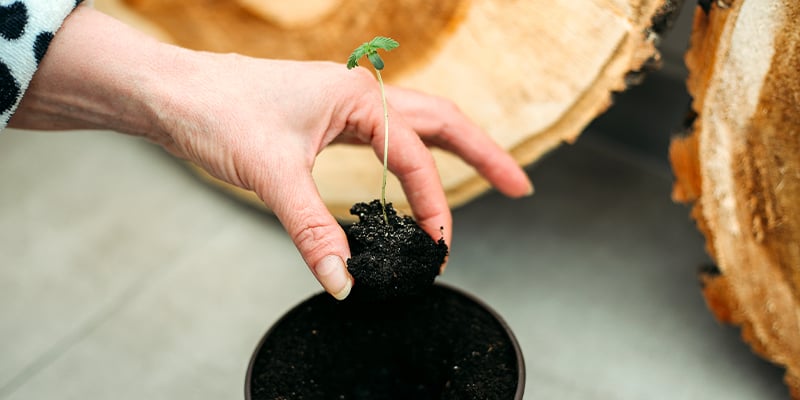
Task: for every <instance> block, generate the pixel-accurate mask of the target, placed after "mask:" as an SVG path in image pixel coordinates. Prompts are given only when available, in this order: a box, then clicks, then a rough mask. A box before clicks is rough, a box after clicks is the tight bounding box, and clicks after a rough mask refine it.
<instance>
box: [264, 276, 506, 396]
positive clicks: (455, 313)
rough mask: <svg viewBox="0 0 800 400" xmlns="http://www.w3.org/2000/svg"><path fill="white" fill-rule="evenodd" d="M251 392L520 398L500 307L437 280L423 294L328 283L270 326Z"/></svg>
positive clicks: (268, 394) (280, 394) (294, 394)
mask: <svg viewBox="0 0 800 400" xmlns="http://www.w3.org/2000/svg"><path fill="white" fill-rule="evenodd" d="M267 338H268V339H267V340H265V341H264V342H263V343H262V345H261V347H260V348H259V350H258V351H257V353H256V358H255V359H254V361H253V363H252V365H251V368H252V370H251V372H250V377H249V379H250V381H249V384H250V389H249V393H250V396H251V397H250V399H252V400H267V399H269V400H275V399H342V400H349V399H369V400H383V399H403V400H406V399H419V400H425V399H458V400H465V399H467V400H469V399H483V400H486V399H488V400H492V399H502V400H508V399H513V398H514V395H515V391H516V386H517V380H518V372H519V371H518V369H517V359H516V355H515V350H514V347H513V344H512V343H513V342H511V341H510V337H509V336H508V334H507V333H506V332H505V330H504V329H503V326H502V325H501V324H500V322H498V321H497V320H496V319H495V318H494V317H493V316H492V314H491V313H490V312H489V311H487V310H486V309H484V308H482V307H480V306H479V305H478V304H477V303H476V302H474V301H473V300H471V299H470V298H468V297H466V296H463V295H461V294H459V293H458V292H456V291H454V290H451V289H448V288H446V287H443V286H441V285H434V286H431V287H429V288H428V289H427V290H424V291H423V293H421V294H420V295H418V296H411V297H407V298H403V299H394V300H388V301H384V302H372V303H370V302H338V301H336V300H334V299H333V298H332V297H331V296H330V295H327V294H324V293H321V294H318V295H316V296H314V297H312V298H310V299H309V300H307V301H305V302H304V303H302V304H300V305H299V306H297V307H296V308H294V309H293V310H291V311H290V312H289V313H287V314H286V316H285V317H284V318H282V319H281V320H280V321H279V322H278V323H277V324H276V325H274V326H273V327H272V329H271V330H270V332H268V334H267Z"/></svg>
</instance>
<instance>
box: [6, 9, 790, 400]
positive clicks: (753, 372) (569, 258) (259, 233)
mask: <svg viewBox="0 0 800 400" xmlns="http://www.w3.org/2000/svg"><path fill="white" fill-rule="evenodd" d="M691 6H692V5H691V4H687V6H686V7H685V8H686V10H684V12H683V14H682V17H681V20H680V21H679V24H678V26H677V27H676V28H675V29H674V31H673V32H672V34H670V35H669V37H668V40H667V42H666V43H665V44H664V46H663V47H662V49H663V51H664V54H665V59H666V61H667V62H666V65H665V67H664V68H663V69H662V70H661V71H659V72H657V73H654V74H651V75H649V76H648V78H647V79H646V80H645V82H644V83H643V84H642V85H641V86H638V87H636V88H633V89H631V90H630V91H628V92H626V93H624V94H622V95H618V96H617V97H616V105H615V106H614V107H613V108H612V109H611V110H610V111H609V112H608V113H607V114H606V115H604V116H602V117H601V118H599V119H598V120H597V121H596V122H595V123H593V124H592V126H591V127H590V128H589V129H587V132H586V133H585V134H584V135H583V136H582V137H581V138H580V139H579V140H578V142H577V143H576V144H575V145H571V146H564V147H562V148H560V149H558V150H557V151H555V152H553V153H551V154H550V155H548V156H546V157H545V158H543V159H542V160H541V161H539V162H538V163H536V164H535V165H532V166H530V167H529V168H528V171H529V173H530V175H531V177H532V179H533V181H534V183H535V185H536V188H537V194H536V195H535V196H533V197H531V198H527V199H524V200H509V199H506V198H503V197H501V196H499V195H498V194H496V193H494V192H490V193H487V194H486V195H484V196H482V197H480V198H478V199H476V200H475V201H473V202H471V203H469V204H468V205H466V206H463V207H461V208H459V209H457V210H455V211H454V218H455V228H454V229H455V232H454V236H455V243H454V248H453V252H452V257H451V261H450V264H449V269H448V271H447V273H446V274H445V275H444V276H443V277H441V278H440V279H441V280H442V281H445V282H448V283H451V284H453V285H456V286H458V287H461V288H464V289H467V290H469V291H471V292H473V293H475V294H476V295H477V296H478V297H480V298H482V299H483V300H485V301H486V302H487V303H488V304H490V305H491V306H492V307H493V308H494V309H496V310H497V311H498V312H499V313H500V314H502V315H503V316H504V318H505V319H506V321H507V322H508V323H509V325H510V326H511V327H512V328H513V329H514V331H515V332H516V335H517V337H518V339H519V341H520V343H521V346H522V348H523V350H524V353H525V357H526V363H527V376H528V378H527V390H526V398H527V399H622V400H628V399H629V400H633V399H665V400H666V399H669V400H675V399H743V400H744V399H753V400H756V399H758V400H769V399H786V398H788V394H787V391H786V389H785V388H784V386H783V384H782V382H781V375H782V371H781V370H780V369H779V368H777V367H775V366H772V365H770V364H768V363H767V362H765V361H763V360H761V359H759V358H758V357H756V356H755V355H753V354H752V352H751V351H750V349H749V348H748V347H747V346H746V345H744V344H743V343H742V342H741V341H740V339H739V332H738V330H737V329H735V328H732V327H727V326H722V325H720V324H719V323H717V322H716V321H715V320H714V319H713V317H712V316H711V314H710V313H709V312H708V311H707V309H706V306H705V303H704V301H703V298H702V296H701V294H700V290H699V285H698V282H697V279H696V271H697V269H698V268H699V267H701V266H703V265H706V264H708V263H709V262H710V260H709V259H708V257H707V255H706V254H705V252H704V248H703V246H704V244H703V239H702V237H701V236H700V235H699V234H698V233H697V230H696V229H695V227H694V225H693V223H692V221H691V220H690V219H689V216H688V213H689V210H688V208H687V207H685V206H682V205H676V204H674V203H672V202H671V200H670V190H671V184H672V176H671V174H670V171H669V167H668V163H667V158H666V151H667V143H668V140H669V137H670V135H671V134H672V133H674V132H676V131H678V130H680V127H681V121H682V119H683V116H684V114H685V112H686V110H687V106H688V101H689V100H688V96H687V95H686V93H685V89H684V87H683V79H684V78H685V69H684V68H683V67H682V63H681V54H682V53H683V51H684V49H685V46H686V38H687V35H688V27H689V21H690V19H691V15H689V14H690V13H691V11H692V9H691ZM0 188H1V189H0V249H2V251H0V400H7V399H8V400H11V399H14V400H17V399H19V400H22V399H25V400H31V399H53V398H58V399H104V398H114V399H195V400H202V399H241V398H243V397H242V392H243V389H242V388H243V382H244V376H245V370H246V367H247V362H248V359H249V357H250V353H251V352H252V350H253V348H254V346H255V345H256V343H257V341H258V340H259V338H260V336H261V335H262V334H263V333H264V332H265V330H266V329H267V328H268V327H269V326H270V324H272V323H273V322H274V321H275V320H276V319H277V318H278V317H279V316H280V315H281V314H282V313H283V312H285V311H286V310H288V309H289V308H291V307H292V306H293V305H295V304H296V303H298V302H300V301H301V300H303V299H304V298H306V297H308V296H310V295H312V294H314V293H316V292H317V291H318V290H319V288H318V286H317V283H316V282H315V281H314V280H313V278H312V276H311V274H310V273H309V272H308V271H307V270H306V267H305V266H304V265H303V263H302V261H301V259H300V257H299V255H298V254H297V252H296V250H295V249H294V247H293V245H292V243H291V242H290V241H289V239H288V237H287V236H286V235H285V233H284V231H283V229H282V228H281V226H280V225H279V224H278V223H277V221H276V220H275V219H274V218H273V217H272V216H271V215H269V214H267V213H263V212H260V211H258V210H255V209H253V208H251V207H249V206H245V205H242V204H240V203H238V202H236V201H234V200H232V199H230V198H229V197H228V196H226V195H224V194H222V193H219V192H217V191H216V190H214V189H211V188H209V187H208V186H206V185H205V184H204V183H202V182H200V181H199V180H197V179H196V178H195V177H194V176H193V175H192V174H190V173H189V172H188V171H187V170H186V169H185V168H183V167H182V166H181V165H180V164H179V163H178V162H176V161H175V160H173V159H171V158H170V157H168V156H166V155H165V154H164V153H163V152H162V151H160V150H159V149H157V148H155V147H153V146H152V145H149V144H147V143H144V142H143V141H140V140H136V139H133V138H129V137H125V136H122V135H116V134H113V133H110V132H75V133H67V134H50V133H36V132H19V131H8V132H6V133H4V134H2V135H0Z"/></svg>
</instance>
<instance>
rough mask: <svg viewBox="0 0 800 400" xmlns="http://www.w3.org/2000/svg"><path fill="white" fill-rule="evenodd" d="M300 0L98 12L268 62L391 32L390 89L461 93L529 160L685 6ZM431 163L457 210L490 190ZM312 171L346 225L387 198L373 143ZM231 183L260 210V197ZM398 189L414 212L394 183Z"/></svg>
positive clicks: (599, 96)
mask: <svg viewBox="0 0 800 400" xmlns="http://www.w3.org/2000/svg"><path fill="white" fill-rule="evenodd" d="M302 3H303V2H283V1H280V0H261V1H258V0H236V1H230V0H207V1H202V2H200V1H196V0H97V1H96V5H97V7H98V8H100V9H110V10H112V11H113V10H114V9H113V8H112V7H117V8H116V11H119V10H121V9H124V11H125V13H126V14H125V15H124V17H125V20H127V21H128V22H130V23H131V24H133V25H139V26H144V27H145V28H146V29H147V30H150V31H153V30H155V31H159V32H162V33H163V34H164V35H166V36H167V37H169V38H170V39H171V41H173V42H174V43H176V44H179V45H182V46H184V47H188V48H194V49H203V50H210V51H219V52H238V53H242V54H247V55H252V56H257V57H271V58H291V59H302V60H307V59H316V60H334V61H338V62H342V63H344V62H345V61H346V59H347V57H348V56H349V54H350V52H351V51H352V49H354V48H355V47H356V46H358V45H359V44H361V43H362V42H365V41H367V40H369V39H371V38H372V37H373V36H375V35H385V36H390V37H393V38H395V39H397V40H399V41H400V43H401V46H402V47H401V48H400V49H398V50H396V51H394V52H392V53H389V54H387V55H386V57H385V59H386V60H387V68H386V69H385V70H384V71H385V75H384V76H385V78H386V79H387V81H389V82H390V83H392V84H395V85H399V86H404V87H409V88H414V89H418V90H421V91H424V92H427V93H432V94H437V95H441V96H444V97H447V98H449V99H452V100H453V101H455V102H456V104H458V106H459V107H460V108H461V110H462V111H464V112H465V113H466V114H467V115H468V116H469V117H471V118H472V119H473V120H474V121H476V122H477V123H478V124H479V125H480V126H482V127H483V128H484V129H485V130H486V131H487V132H488V133H489V134H490V135H491V136H492V137H493V138H494V139H495V140H496V141H497V142H498V143H499V144H500V145H501V146H502V147H504V148H505V149H507V150H508V151H510V152H511V154H513V156H514V157H515V159H516V160H517V161H518V162H519V163H520V164H521V165H526V164H529V163H531V162H533V161H535V160H536V159H538V158H539V157H541V156H542V155H543V154H544V153H545V152H547V151H549V150H551V149H552V148H554V147H555V146H557V145H559V144H561V143H562V142H565V141H566V142H572V141H574V140H575V139H576V138H577V136H578V135H579V133H580V132H581V131H582V130H583V128H584V127H585V126H586V125H587V124H588V123H589V122H591V120H592V119H594V118H595V117H596V116H597V115H598V114H600V113H601V112H603V111H604V110H605V109H606V108H607V107H608V106H609V105H610V103H611V93H612V92H615V91H621V90H624V89H625V88H626V77H628V76H630V75H629V72H631V71H637V70H639V69H640V68H641V67H642V65H644V64H645V63H646V62H648V61H651V62H652V61H653V60H658V57H659V56H658V53H657V51H656V49H655V47H654V41H655V40H656V39H657V37H658V32H655V31H654V30H653V29H652V27H653V24H654V21H659V22H663V20H664V15H665V14H668V13H669V12H674V11H675V10H676V9H677V8H678V7H677V6H676V4H679V3H680V1H676V0H581V1H575V0H558V1H553V0H536V1H513V2H509V1H499V0H472V1H468V0H440V1H435V2H432V1H422V0H396V1H391V2H389V1H384V2H377V1H373V0H314V1H311V2H309V3H308V4H302ZM301 6H302V7H305V6H308V7H310V8H309V9H308V10H306V11H304V10H305V9H303V8H300V7H301ZM658 25H660V26H661V25H665V24H662V23H659V24H658ZM154 27H156V28H154ZM648 64H649V63H648ZM434 156H435V158H436V161H437V164H438V166H439V167H440V170H441V178H442V182H443V185H444V188H445V191H446V194H447V199H448V201H449V204H450V205H451V206H457V205H460V204H462V203H464V202H466V201H468V200H470V199H472V198H474V197H476V196H478V195H479V194H481V193H483V192H484V191H485V190H487V189H488V187H489V186H488V185H487V183H486V182H485V181H484V180H483V179H482V178H480V177H479V176H478V175H477V173H476V172H475V171H474V170H473V169H472V168H471V167H469V166H468V165H466V164H465V163H463V162H462V161H461V160H460V159H458V158H456V157H454V156H452V155H450V154H447V153H445V152H442V151H435V152H434ZM314 176H315V179H316V182H317V185H318V187H319V191H320V193H321V195H322V197H323V199H324V200H325V202H326V204H327V205H328V207H329V208H330V209H331V211H332V212H333V213H334V215H336V216H337V217H339V218H342V219H350V218H351V216H350V215H349V213H348V210H349V208H350V206H351V205H352V204H353V203H356V202H361V201H368V200H369V199H373V198H376V197H377V196H378V195H379V193H380V182H381V167H380V162H379V160H378V159H377V158H376V157H375V155H374V154H373V153H372V150H371V149H368V148H364V147H356V146H347V145H336V146H332V147H330V148H328V149H326V150H325V151H323V152H322V154H321V155H320V157H319V158H318V160H317V163H316V167H315V170H314ZM209 179H211V180H213V178H209ZM225 187H226V190H228V191H230V192H233V193H235V194H237V195H238V196H242V197H243V198H245V199H248V200H250V201H253V202H255V203H258V204H261V202H260V200H258V199H257V198H256V197H255V196H254V195H253V194H252V193H250V192H245V191H242V190H239V189H236V188H233V187H230V186H227V185H225ZM387 193H388V194H387V196H388V200H389V201H392V202H393V203H394V204H395V206H396V207H397V208H398V209H400V210H402V211H403V212H408V206H407V202H406V199H405V198H404V197H403V193H402V190H401V189H400V186H399V184H398V182H397V181H396V180H395V179H394V178H392V179H391V180H390V182H389V187H388V189H387Z"/></svg>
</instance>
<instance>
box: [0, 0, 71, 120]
mask: <svg viewBox="0 0 800 400" xmlns="http://www.w3.org/2000/svg"><path fill="white" fill-rule="evenodd" d="M82 1H83V0H0V129H5V127H6V125H7V124H8V120H9V119H10V118H11V116H12V115H13V114H14V111H16V109H17V106H18V105H19V101H20V99H22V95H23V94H24V93H25V90H26V89H27V88H28V84H29V83H30V81H31V79H32V78H33V74H34V73H35V72H36V68H37V67H38V66H39V62H40V61H42V57H44V54H45V52H46V51H47V47H48V46H49V45H50V41H51V40H52V39H53V36H54V35H55V32H56V31H57V30H58V28H59V27H61V24H62V23H63V22H64V19H65V18H67V16H68V15H69V13H70V12H72V10H73V9H74V8H75V7H77V6H78V4H80V3H81V2H82Z"/></svg>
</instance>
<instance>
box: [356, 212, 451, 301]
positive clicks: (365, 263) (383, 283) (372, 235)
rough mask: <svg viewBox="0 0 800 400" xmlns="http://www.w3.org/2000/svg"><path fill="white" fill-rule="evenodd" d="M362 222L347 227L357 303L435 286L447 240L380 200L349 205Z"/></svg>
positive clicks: (398, 295)
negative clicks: (431, 235)
mask: <svg viewBox="0 0 800 400" xmlns="http://www.w3.org/2000/svg"><path fill="white" fill-rule="evenodd" d="M350 214H353V215H355V216H357V217H358V222H356V223H354V224H352V225H350V226H349V227H347V228H346V232H347V239H348V241H349V243H350V253H351V258H350V259H349V260H347V270H348V271H350V274H351V275H352V276H353V279H354V281H355V284H354V285H353V289H352V291H351V292H350V298H352V300H354V301H374V300H380V299H389V298H398V297H404V296H408V295H411V294H416V293H419V292H420V291H422V290H425V289H427V288H428V287H430V286H431V285H433V281H434V279H436V276H437V275H439V269H440V268H441V266H442V264H443V263H444V260H445V257H447V245H446V244H445V242H444V239H439V240H438V241H436V240H433V239H432V238H431V237H430V235H428V234H427V233H426V232H425V231H423V230H422V228H420V227H419V225H417V223H416V221H414V219H413V218H411V217H409V216H399V215H397V211H395V209H394V207H392V204H391V203H388V204H386V216H387V218H388V221H389V223H388V224H387V223H386V221H385V220H384V216H383V207H382V206H381V202H380V200H373V201H372V202H370V203H369V204H367V203H358V204H356V205H354V206H353V207H352V208H351V209H350Z"/></svg>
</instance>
